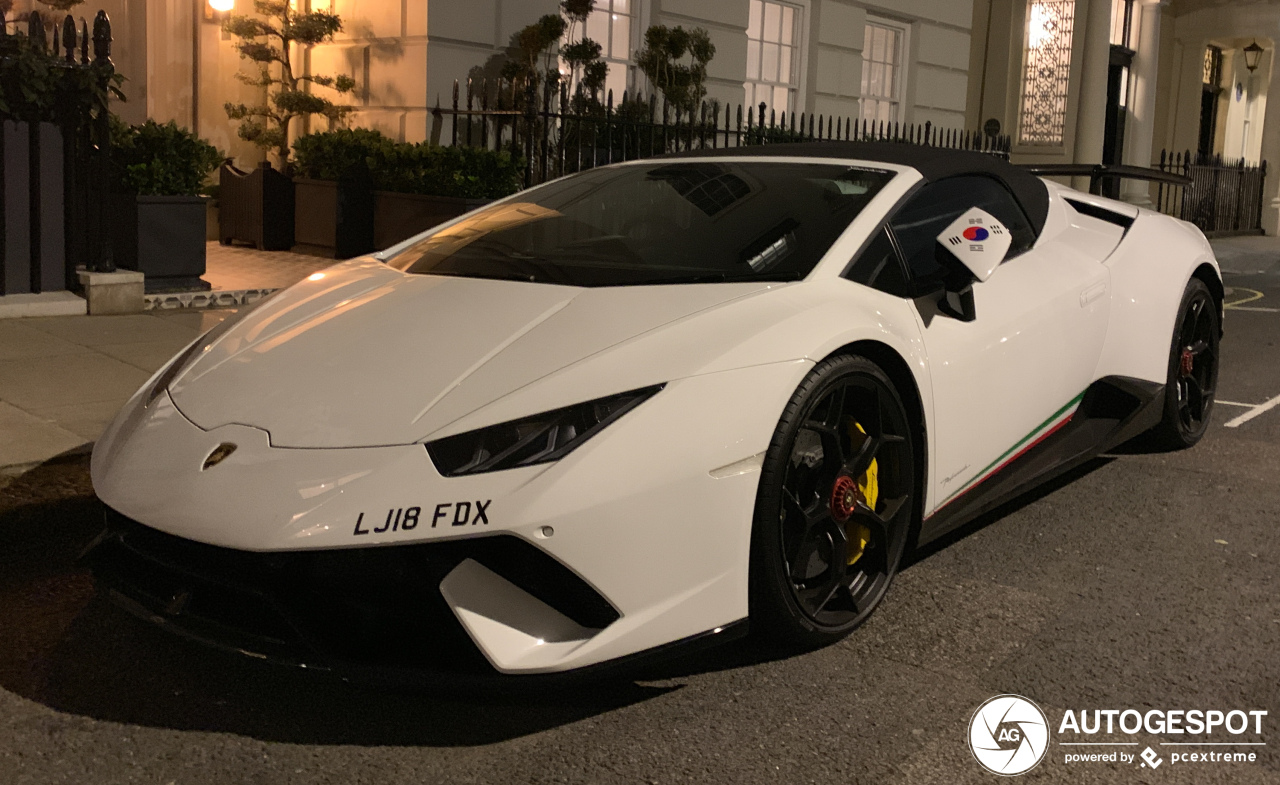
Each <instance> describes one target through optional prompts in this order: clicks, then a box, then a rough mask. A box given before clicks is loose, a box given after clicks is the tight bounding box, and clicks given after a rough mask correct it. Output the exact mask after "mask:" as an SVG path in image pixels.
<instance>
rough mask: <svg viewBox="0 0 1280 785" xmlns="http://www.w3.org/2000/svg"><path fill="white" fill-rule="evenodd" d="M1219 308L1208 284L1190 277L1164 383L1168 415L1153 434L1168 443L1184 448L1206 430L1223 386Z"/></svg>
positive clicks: (1197, 439)
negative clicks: (1219, 383) (1219, 369)
mask: <svg viewBox="0 0 1280 785" xmlns="http://www.w3.org/2000/svg"><path fill="white" fill-rule="evenodd" d="M1220 335H1221V330H1220V328H1219V324H1218V309H1217V306H1216V305H1215V304H1214V301H1213V295H1212V294H1211V293H1210V292H1209V287H1207V286H1205V284H1204V282H1203V281H1201V280H1200V279H1198V278H1192V279H1191V281H1190V282H1188V283H1187V288H1186V291H1185V292H1184V293H1183V295H1182V304H1181V306H1180V307H1179V308H1178V319H1177V321H1176V322H1175V323H1174V328H1173V343H1172V347H1171V348H1170V350H1169V364H1168V378H1167V381H1166V383H1165V398H1164V417H1163V419H1162V420H1161V422H1160V425H1158V426H1156V428H1155V431H1154V433H1153V435H1154V436H1155V437H1156V440H1157V441H1158V442H1159V443H1160V444H1161V445H1162V446H1164V447H1166V448H1168V449H1173V450H1182V449H1186V448H1187V447H1191V446H1192V445H1194V444H1195V443H1196V442H1198V441H1200V439H1201V438H1202V437H1203V436H1204V434H1205V431H1206V430H1208V428H1209V418H1210V417H1211V416H1212V414H1213V399H1214V393H1215V391H1216V390H1217V387H1218V339H1219V337H1220Z"/></svg>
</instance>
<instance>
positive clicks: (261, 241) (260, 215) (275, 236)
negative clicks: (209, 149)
mask: <svg viewBox="0 0 1280 785" xmlns="http://www.w3.org/2000/svg"><path fill="white" fill-rule="evenodd" d="M218 185H219V189H218V235H219V237H218V239H219V241H221V242H222V244H223V245H230V244H231V243H232V242H234V241H239V242H243V243H252V244H253V245H254V246H255V247H257V249H258V250H260V251H287V250H289V249H290V248H292V247H293V181H292V180H290V179H289V178H288V177H285V176H284V175H283V174H281V173H279V172H277V171H276V170H275V169H272V168H271V164H270V162H268V161H263V162H262V163H261V164H259V165H258V168H257V169H254V170H253V171H252V172H245V171H242V170H240V169H237V168H236V167H234V166H232V165H231V164H230V163H224V164H223V165H222V168H221V169H219V170H218Z"/></svg>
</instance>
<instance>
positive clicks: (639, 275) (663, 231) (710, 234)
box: [388, 161, 894, 286]
mask: <svg viewBox="0 0 1280 785" xmlns="http://www.w3.org/2000/svg"><path fill="white" fill-rule="evenodd" d="M893 177H894V174H893V173H891V172H882V171H876V170H872V169H861V168H858V167H850V166H845V165H832V164H807V163H804V164H799V163H796V164H789V163H775V162H765V161H745V162H732V161H724V162H721V161H687V162H686V161H653V162H645V163H638V164H633V165H630V166H622V167H601V168H599V169H591V170H589V171H587V172H583V173H581V174H576V175H572V176H570V177H566V178H563V179H561V180H556V181H555V182H552V183H548V184H546V185H543V186H540V187H538V188H533V189H530V190H529V191H526V192H525V193H524V194H522V195H521V196H520V197H517V198H516V200H514V201H507V202H503V203H500V204H495V205H490V206H489V207H486V208H484V209H482V210H479V211H476V212H474V213H471V214H470V215H469V216H468V217H466V218H464V219H463V220H462V221H460V222H459V223H455V224H453V225H451V226H447V227H445V228H443V229H440V230H439V231H436V232H433V233H431V234H429V235H427V236H426V237H425V238H424V239H422V240H419V241H418V242H417V243H415V244H413V245H412V246H410V247H409V248H408V249H406V250H405V251H404V252H403V253H401V254H398V255H397V256H395V257H393V258H391V259H389V260H388V264H390V265H391V266H392V267H395V268H396V269H399V270H403V271H405V272H408V273H418V274H423V275H453V276H462V277H471V278H498V279H509V280H517V281H528V282H531V283H552V284H561V285H568V286H640V285H646V284H675V283H720V282H725V281H789V280H797V279H800V278H803V277H804V276H806V275H808V273H809V272H810V271H811V270H812V269H813V267H814V265H816V264H817V263H818V260H819V259H821V258H822V256H823V254H825V253H826V252H827V250H828V249H829V248H830V247H831V244H832V243H834V242H835V241H836V240H837V239H838V238H839V237H840V235H841V234H842V233H843V232H844V231H845V229H847V228H848V226H849V223H850V222H851V221H853V219H854V218H856V217H857V216H858V214H859V213H860V212H862V210H863V208H865V207H866V206H867V204H868V203H869V202H870V201H871V200H872V199H873V198H874V197H875V195H876V194H877V193H879V191H880V189H881V188H883V187H884V184H885V183H887V182H889V181H890V180H891V179H893Z"/></svg>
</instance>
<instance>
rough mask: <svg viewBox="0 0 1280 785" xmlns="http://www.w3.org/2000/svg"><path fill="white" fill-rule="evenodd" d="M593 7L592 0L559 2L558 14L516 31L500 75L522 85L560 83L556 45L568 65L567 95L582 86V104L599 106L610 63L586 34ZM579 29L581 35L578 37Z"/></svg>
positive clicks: (565, 0) (572, 93)
mask: <svg viewBox="0 0 1280 785" xmlns="http://www.w3.org/2000/svg"><path fill="white" fill-rule="evenodd" d="M594 8H595V2H594V0H561V3H560V13H559V14H547V15H546V16H544V17H542V18H540V19H539V20H538V21H536V22H534V23H533V24H531V25H529V26H528V27H525V28H524V29H522V30H520V31H519V32H517V33H516V34H515V35H514V36H512V39H511V47H510V48H509V49H508V51H507V63H506V64H505V65H504V66H503V68H502V75H503V76H504V77H506V78H508V79H511V80H512V81H515V82H518V83H524V84H528V83H529V80H533V81H534V82H535V83H541V82H546V83H547V84H551V83H553V82H556V81H559V79H560V72H559V70H558V69H557V68H556V67H555V57H556V51H555V49H556V47H557V45H559V55H560V58H561V59H563V60H564V62H565V64H567V65H568V66H569V75H568V76H569V78H568V85H567V87H568V88H569V93H570V94H571V95H574V94H575V93H576V91H577V88H578V87H581V88H582V91H583V93H584V97H583V99H582V101H584V102H587V103H591V102H594V103H599V93H600V92H601V91H602V90H603V89H604V83H605V79H606V78H607V77H608V75H609V64H608V63H606V62H605V61H604V60H603V59H602V58H601V55H602V54H603V52H604V48H603V47H602V46H601V45H600V44H598V43H596V42H595V41H593V40H591V39H590V38H587V37H586V35H585V32H586V27H587V17H588V16H590V15H591V12H592V10H593V9H594ZM579 30H581V31H582V33H583V35H581V36H579ZM539 63H541V66H542V68H541V70H539ZM575 99H576V96H575ZM581 108H582V107H579V109H581Z"/></svg>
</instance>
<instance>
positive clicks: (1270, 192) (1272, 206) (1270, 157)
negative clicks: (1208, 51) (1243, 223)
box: [1255, 41, 1280, 237]
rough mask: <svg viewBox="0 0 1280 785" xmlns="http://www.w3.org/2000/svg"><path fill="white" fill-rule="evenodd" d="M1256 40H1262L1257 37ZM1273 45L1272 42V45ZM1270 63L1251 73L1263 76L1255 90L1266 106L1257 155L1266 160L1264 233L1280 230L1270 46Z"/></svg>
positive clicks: (1277, 110)
mask: <svg viewBox="0 0 1280 785" xmlns="http://www.w3.org/2000/svg"><path fill="white" fill-rule="evenodd" d="M1259 43H1260V44H1262V43H1264V41H1259ZM1274 46H1275V45H1274V44H1272V47H1274ZM1268 54H1269V55H1270V57H1268V58H1267V59H1268V60H1270V63H1264V65H1269V68H1268V71H1267V72H1266V73H1264V72H1263V71H1262V69H1261V68H1259V69H1258V76H1257V77H1255V78H1257V79H1258V80H1259V81H1261V80H1263V79H1265V80H1266V84H1265V86H1262V87H1260V88H1259V90H1258V92H1259V93H1260V94H1262V95H1265V96H1266V98H1267V108H1266V111H1265V113H1264V114H1263V119H1262V129H1261V131H1260V133H1261V134H1262V150H1261V152H1260V156H1259V157H1261V159H1262V160H1263V161H1266V162H1267V177H1266V180H1264V181H1263V188H1264V190H1263V199H1264V201H1263V203H1262V228H1263V230H1264V231H1266V233H1267V234H1268V235H1271V236H1272V237H1274V236H1275V235H1277V234H1280V95H1275V96H1273V95H1271V84H1272V83H1273V82H1274V81H1275V77H1276V65H1277V63H1276V59H1277V58H1276V56H1275V49H1274V48H1272V49H1271V51H1270V52H1269V53H1268Z"/></svg>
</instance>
